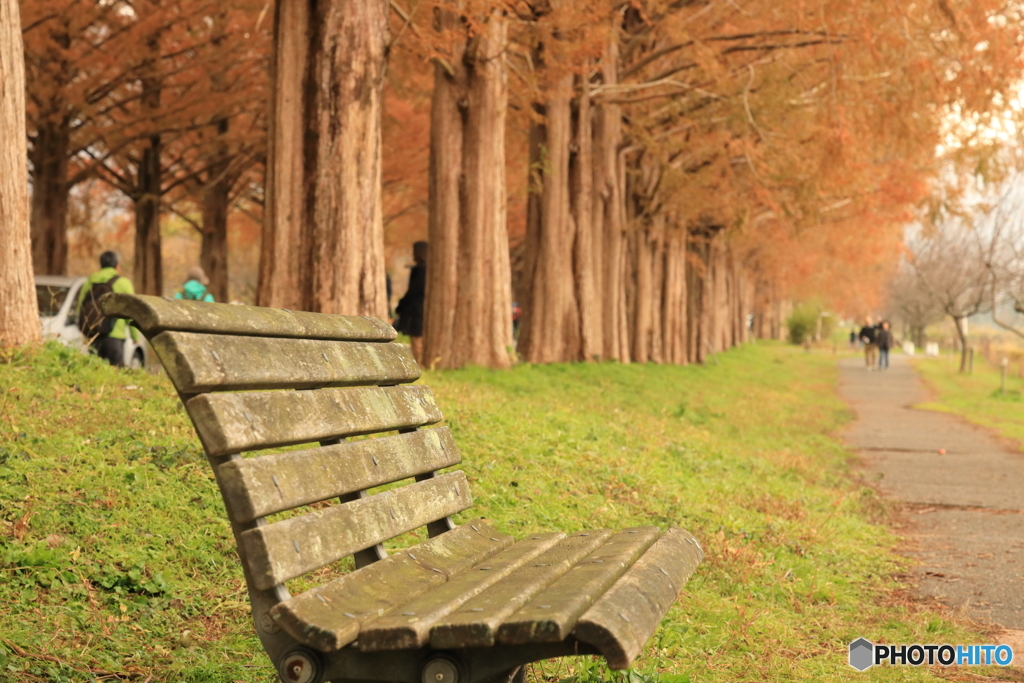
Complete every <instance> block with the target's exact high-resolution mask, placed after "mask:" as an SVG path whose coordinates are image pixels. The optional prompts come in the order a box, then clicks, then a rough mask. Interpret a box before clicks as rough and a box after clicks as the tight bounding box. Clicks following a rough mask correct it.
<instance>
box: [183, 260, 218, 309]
mask: <svg viewBox="0 0 1024 683" xmlns="http://www.w3.org/2000/svg"><path fill="white" fill-rule="evenodd" d="M209 284H210V278H208V277H206V271H204V270H203V269H202V268H201V267H200V266H192V267H191V268H189V269H188V275H186V276H185V284H183V285H182V286H181V289H179V290H178V291H177V292H175V293H174V298H175V299H188V300H190V301H211V302H212V301H213V294H210V292H208V291H207V290H206V288H207V286H209Z"/></svg>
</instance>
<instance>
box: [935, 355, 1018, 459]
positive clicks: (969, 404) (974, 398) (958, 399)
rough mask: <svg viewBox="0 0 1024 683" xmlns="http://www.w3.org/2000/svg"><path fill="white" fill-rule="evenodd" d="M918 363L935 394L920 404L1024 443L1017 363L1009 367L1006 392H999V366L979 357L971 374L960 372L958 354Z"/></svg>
mask: <svg viewBox="0 0 1024 683" xmlns="http://www.w3.org/2000/svg"><path fill="white" fill-rule="evenodd" d="M915 366H916V367H917V369H918V370H920V371H921V375H922V376H923V377H924V379H925V381H926V382H927V383H928V385H929V387H930V388H931V389H932V390H933V392H934V394H935V396H934V400H933V401H930V402H928V403H922V404H921V405H919V406H918V407H919V408H925V409H929V410H938V411H942V412H948V413H956V414H957V415H962V416H963V417H965V418H967V419H968V420H970V421H971V422H973V423H975V424H978V425H981V426H983V427H989V428H991V429H994V430H996V431H997V432H998V433H999V434H1001V435H1002V436H1004V437H1006V438H1009V439H1012V440H1013V441H1015V442H1017V443H1018V444H1024V380H1022V379H1021V377H1020V376H1019V366H1018V365H1017V364H1016V363H1014V364H1012V365H1011V366H1010V368H1008V372H1007V377H1006V393H1005V394H1004V393H1001V392H1000V378H999V374H1000V368H999V367H997V366H995V365H993V364H991V363H988V362H986V361H985V360H984V359H982V358H980V357H978V358H975V360H974V372H973V373H972V374H970V375H966V374H963V375H962V374H960V373H959V368H960V357H959V356H956V357H955V358H950V357H948V356H942V357H939V358H919V359H917V360H916V361H915Z"/></svg>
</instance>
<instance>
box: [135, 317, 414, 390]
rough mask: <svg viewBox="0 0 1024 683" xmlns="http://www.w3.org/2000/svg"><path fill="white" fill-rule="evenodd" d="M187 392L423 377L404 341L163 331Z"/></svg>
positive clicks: (176, 377)
mask: <svg viewBox="0 0 1024 683" xmlns="http://www.w3.org/2000/svg"><path fill="white" fill-rule="evenodd" d="M150 343H151V345H152V346H153V348H154V349H155V350H156V352H157V354H158V355H159V356H160V362H161V363H162V364H163V366H164V369H165V370H166V371H167V374H168V376H169V377H170V378H171V381H172V382H174V386H175V387H176V388H177V389H178V391H180V392H182V393H183V394H198V393H201V392H204V391H228V390H231V391H237V390H246V389H284V388H288V389H307V388H312V387H323V386H355V385H360V384H364V385H365V384H371V385H373V384H400V383H403V382H413V381H415V380H417V379H419V376H420V369H419V366H418V365H416V360H415V359H414V358H413V356H412V351H411V350H410V349H409V347H408V346H406V345H405V344H398V343H392V344H380V343H373V342H340V341H324V340H320V339H281V338H275V337H240V336H232V335H227V334H199V333H196V332H162V333H160V334H159V335H157V336H156V337H155V338H154V339H153V340H152V341H151V342H150Z"/></svg>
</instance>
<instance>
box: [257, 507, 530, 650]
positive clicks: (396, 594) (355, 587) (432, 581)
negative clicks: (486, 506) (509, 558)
mask: <svg viewBox="0 0 1024 683" xmlns="http://www.w3.org/2000/svg"><path fill="white" fill-rule="evenodd" d="M511 543H512V537H511V536H506V535H504V534H499V533H498V532H497V531H495V530H494V529H492V528H491V527H490V526H488V525H486V524H483V523H480V522H474V523H473V524H472V525H469V524H464V525H462V526H460V527H457V528H455V529H453V530H452V531H448V532H446V533H444V534H441V535H440V536H438V537H436V538H432V539H430V540H429V541H426V542H424V543H422V544H420V545H418V546H415V547H413V548H410V549H409V550H405V551H402V552H399V553H395V554H394V555H391V556H390V557H388V558H386V559H383V560H380V561H379V562H375V563H374V564H371V565H369V566H367V567H363V568H362V569H360V570H358V571H355V572H352V573H351V574H346V575H345V576H342V577H340V578H337V579H335V580H333V581H331V582H329V583H326V584H324V585H323V586H320V587H319V588H314V589H313V590H311V591H307V592H306V593H303V594H302V595H297V596H295V597H293V598H291V599H289V600H286V601H285V602H282V603H280V604H278V605H277V606H275V607H274V608H273V610H271V615H272V616H273V618H274V619H275V620H276V621H277V623H278V625H280V626H281V627H282V628H284V630H285V631H287V632H288V633H289V634H290V635H291V636H292V637H293V638H295V639H296V640H298V641H299V642H301V643H304V644H305V645H308V646H310V647H312V648H314V649H316V650H320V651H321V652H331V651H333V650H337V649H338V648H340V647H344V646H345V645H348V644H349V643H351V642H352V641H354V640H355V639H356V637H357V636H358V635H359V634H360V626H361V624H362V623H364V622H366V621H369V620H373V619H376V618H378V617H381V616H383V615H386V614H388V613H390V612H391V611H393V610H394V609H395V608H397V607H400V606H401V605H402V604H403V603H407V602H408V601H409V600H410V599H413V598H416V597H417V596H419V595H423V594H424V593H426V592H427V591H429V590H431V589H435V590H436V589H437V588H438V587H439V586H442V584H444V583H445V581H446V580H448V578H449V577H454V578H453V579H452V580H455V579H458V578H459V577H460V576H462V573H463V572H465V571H466V570H468V569H469V568H470V567H471V566H473V565H475V564H477V563H479V562H483V561H485V560H487V558H489V557H492V556H493V555H494V554H495V553H497V552H499V551H501V550H502V549H504V548H507V547H508V546H509V545H511ZM442 587H443V586H442ZM360 637H361V636H360Z"/></svg>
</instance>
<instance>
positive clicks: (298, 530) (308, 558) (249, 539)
mask: <svg viewBox="0 0 1024 683" xmlns="http://www.w3.org/2000/svg"><path fill="white" fill-rule="evenodd" d="M472 503H473V497H472V495H471V494H470V492H469V484H468V482H467V481H466V475H465V474H463V473H462V472H449V473H448V474H442V475H440V476H438V477H435V478H433V479H428V480H426V481H421V482H417V483H415V484H409V485H407V486H401V487H399V488H395V489H391V490H388V491H384V492H383V493H378V494H375V495H372V496H367V497H366V498H360V499H359V500H354V501H352V502H351V503H344V504H339V505H334V506H332V507H329V508H326V509H323V510H316V511H313V512H309V513H307V514H304V515H301V516H298V517H292V518H290V519H285V520H282V521H280V522H274V523H273V524H267V525H265V526H259V527H256V528H255V529H249V530H247V531H244V532H242V533H241V534H240V535H239V539H238V540H239V545H240V546H241V549H242V553H241V554H242V556H243V557H244V558H245V561H246V562H247V563H248V564H249V569H250V571H251V572H252V576H253V580H254V581H255V583H256V586H257V587H258V588H260V589H267V588H272V587H274V586H276V585H278V584H281V583H284V582H285V581H288V580H289V579H294V578H295V577H297V576H302V575H303V574H305V573H306V572H310V571H313V570H314V569H319V568H320V567H323V566H324V565H327V564H330V563H331V562H334V561H336V560H340V559H341V558H342V557H345V556H346V555H351V554H352V553H354V552H356V551H359V550H362V549H364V548H368V547H370V546H372V545H376V544H377V543H382V542H384V541H386V540H388V539H390V538H394V537H395V536H398V535H400V534H404V533H405V532H407V531H412V530H413V529H416V528H417V527H421V526H423V525H425V524H427V523H428V522H432V521H434V520H437V519H441V518H442V517H447V516H449V515H453V514H455V513H456V512H461V511H462V510H465V509H466V508H468V507H469V506H470V505H472Z"/></svg>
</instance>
